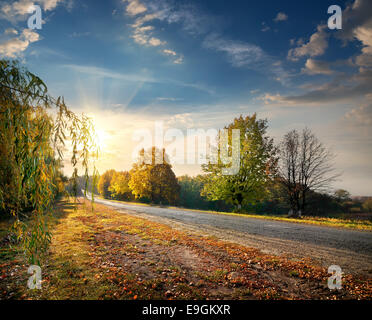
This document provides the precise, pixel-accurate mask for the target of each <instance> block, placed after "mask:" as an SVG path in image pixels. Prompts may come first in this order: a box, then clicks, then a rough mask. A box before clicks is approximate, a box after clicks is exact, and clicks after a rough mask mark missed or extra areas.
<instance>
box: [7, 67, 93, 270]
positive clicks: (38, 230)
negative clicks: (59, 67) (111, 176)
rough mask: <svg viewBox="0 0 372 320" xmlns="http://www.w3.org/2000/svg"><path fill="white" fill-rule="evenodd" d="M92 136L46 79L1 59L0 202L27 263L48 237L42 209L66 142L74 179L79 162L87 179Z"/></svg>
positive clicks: (52, 191)
mask: <svg viewBox="0 0 372 320" xmlns="http://www.w3.org/2000/svg"><path fill="white" fill-rule="evenodd" d="M93 137H94V128H93V126H92V122H91V120H90V119H89V118H88V117H86V116H84V115H83V116H82V117H78V116H77V115H76V114H74V113H73V112H72V111H70V110H69V109H68V108H67V107H66V105H65V103H64V100H63V98H61V97H59V98H58V99H54V98H53V97H51V96H50V95H49V94H48V90H47V86H46V85H45V83H44V82H43V81H42V80H41V79H40V78H39V77H37V76H36V75H34V74H32V73H31V72H29V71H27V70H25V69H24V68H22V67H21V66H20V65H19V63H17V62H14V61H8V60H0V141H1V144H0V159H1V160H0V208H1V213H2V214H8V215H11V216H13V217H14V218H15V224H14V231H15V232H16V235H17V238H18V240H19V241H21V242H22V244H23V246H24V250H25V253H26V255H27V258H28V260H29V262H30V263H33V264H34V263H38V264H40V257H41V255H42V254H43V252H45V250H46V248H47V246H48V244H49V242H50V237H51V234H50V232H49V231H48V227H47V215H48V213H50V212H51V208H52V205H53V202H54V199H55V197H56V195H57V193H58V188H59V189H60V188H61V180H62V179H61V167H62V165H61V164H62V162H63V160H64V158H63V149H64V147H65V142H66V141H67V140H69V141H70V142H71V147H72V157H71V159H70V160H71V163H72V166H73V168H74V173H73V178H74V180H75V181H76V179H77V176H78V167H82V168H83V170H84V175H85V177H86V184H87V183H88V173H89V172H88V167H89V157H90V156H92V155H96V149H95V147H94V139H93ZM93 171H94V175H95V174H96V170H95V169H93ZM76 185H77V183H75V191H76ZM59 191H61V190H59ZM75 194H76V192H75Z"/></svg>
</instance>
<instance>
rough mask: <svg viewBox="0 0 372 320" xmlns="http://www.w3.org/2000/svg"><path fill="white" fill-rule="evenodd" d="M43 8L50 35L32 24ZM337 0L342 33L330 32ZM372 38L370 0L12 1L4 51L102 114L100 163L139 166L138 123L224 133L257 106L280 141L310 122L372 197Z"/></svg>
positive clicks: (352, 183)
mask: <svg viewBox="0 0 372 320" xmlns="http://www.w3.org/2000/svg"><path fill="white" fill-rule="evenodd" d="M32 4H38V5H40V6H41V8H42V17H43V25H42V29H41V30H36V29H35V30H29V29H27V19H28V17H29V16H30V15H31V14H30V13H28V12H27V9H28V7H29V6H31V5H32ZM334 4H337V5H339V6H341V8H342V10H343V28H342V30H329V29H328V27H327V20H328V18H329V16H330V15H328V14H327V9H328V7H329V6H330V5H334ZM371 39H372V2H371V1H369V0H352V1H336V0H333V1H325V0H318V1H294V0H292V1H290V0H287V1H284V0H281V1H269V0H261V1H248V0H245V1H238V0H232V1H222V0H214V1H209V0H208V1H206V0H203V1H190V0H188V1H183V0H177V1H170V0H152V1H150V0H129V1H122V0H114V1H91V0H90V1H77V0H40V1H36V0H35V1H31V0H16V1H0V56H1V57H2V58H10V59H19V60H20V61H21V62H22V63H23V64H24V65H25V66H26V67H27V68H29V69H30V70H31V71H32V72H34V73H36V74H38V75H39V76H40V77H41V78H42V79H43V80H44V81H45V82H46V83H47V85H48V87H49V90H50V91H51V93H52V94H53V95H55V96H59V95H63V96H64V97H65V99H66V101H67V102H68V104H69V106H70V107H71V108H72V109H74V110H75V111H78V112H86V113H89V114H91V115H92V116H93V117H94V119H95V122H96V124H97V127H98V128H99V130H101V131H102V132H104V135H105V137H106V138H105V139H106V150H105V154H104V157H103V158H104V160H102V162H101V164H100V170H105V169H108V168H110V167H114V168H115V169H118V170H121V169H129V168H130V163H131V159H130V157H129V156H128V153H129V152H128V150H129V149H130V148H132V145H131V144H130V142H129V141H130V140H131V135H132V132H133V130H135V129H136V128H142V127H151V126H153V122H154V121H158V120H161V121H164V123H165V124H166V125H167V126H168V127H170V126H172V127H177V128H181V129H186V128H190V127H193V128H205V129H207V128H210V127H213V128H221V127H223V126H224V125H227V124H228V123H229V122H230V121H231V120H232V119H233V118H234V117H235V116H238V115H240V114H252V113H254V112H257V113H258V115H259V116H260V117H261V118H267V119H268V121H269V126H270V130H269V133H270V134H271V135H272V136H274V138H275V140H276V141H277V142H279V140H280V138H281V137H282V136H283V134H284V133H285V132H286V131H288V130H290V129H294V128H295V129H301V128H304V127H305V126H308V127H310V128H311V129H312V130H313V131H314V132H315V133H316V134H317V136H318V137H319V138H320V139H321V140H322V141H323V142H324V143H325V144H326V145H327V146H329V147H331V148H332V150H333V151H334V152H335V153H336V155H337V157H336V167H337V169H338V170H339V171H340V172H342V173H343V174H342V177H341V179H340V181H338V182H337V183H336V185H335V187H342V188H345V189H347V190H349V191H351V192H352V193H353V194H355V195H371V193H372V191H371V186H372V183H371V176H372V164H371V159H372V148H371V147H372V140H371V133H372V130H371V127H372V126H371V125H372V88H371V86H372V70H371V67H372V40H371ZM198 170H199V168H197V167H195V166H194V167H187V166H178V167H177V166H175V171H176V173H177V174H183V173H191V174H195V173H198Z"/></svg>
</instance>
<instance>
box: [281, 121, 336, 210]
mask: <svg viewBox="0 0 372 320" xmlns="http://www.w3.org/2000/svg"><path fill="white" fill-rule="evenodd" d="M333 160H334V155H333V154H332V152H331V151H329V150H328V149H327V148H326V147H325V146H324V145H323V144H322V143H321V142H320V141H319V140H318V139H317V137H316V136H315V135H314V134H313V133H312V132H311V130H310V129H308V128H305V129H304V130H302V132H301V133H299V132H298V131H297V130H292V131H290V132H288V133H287V134H286V135H285V136H284V138H283V140H282V142H281V144H280V168H279V174H280V179H279V181H280V182H281V183H282V185H283V186H284V188H285V191H286V194H287V197H288V202H289V204H290V207H291V211H292V212H291V213H292V215H293V216H301V213H303V212H305V210H306V206H307V196H308V194H309V191H318V192H326V191H328V190H329V187H330V185H331V184H332V182H334V181H335V179H336V178H337V177H338V174H337V173H336V172H335V169H334V167H333Z"/></svg>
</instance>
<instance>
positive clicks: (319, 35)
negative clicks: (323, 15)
mask: <svg viewBox="0 0 372 320" xmlns="http://www.w3.org/2000/svg"><path fill="white" fill-rule="evenodd" d="M326 29H327V27H326V26H323V25H320V26H318V28H317V31H316V32H315V33H314V34H313V35H312V36H311V37H310V39H309V42H307V43H304V44H301V45H300V46H299V47H297V48H293V49H290V50H289V52H288V59H290V60H293V61H296V60H298V59H299V58H301V57H305V56H309V57H316V56H321V55H322V54H324V52H325V50H326V49H327V48H328V37H329V35H328V33H327V32H326Z"/></svg>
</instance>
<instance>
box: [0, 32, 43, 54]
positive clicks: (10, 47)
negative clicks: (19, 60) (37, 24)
mask: <svg viewBox="0 0 372 320" xmlns="http://www.w3.org/2000/svg"><path fill="white" fill-rule="evenodd" d="M13 34H14V33H13ZM38 40H39V34H37V33H36V32H34V31H32V30H30V29H24V30H23V32H22V34H20V35H19V36H18V37H15V38H11V39H8V40H5V41H4V42H2V43H0V56H2V57H6V58H16V57H17V56H18V55H19V54H20V53H22V52H23V51H25V50H26V49H27V48H28V46H29V45H30V43H32V42H36V41H38Z"/></svg>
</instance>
